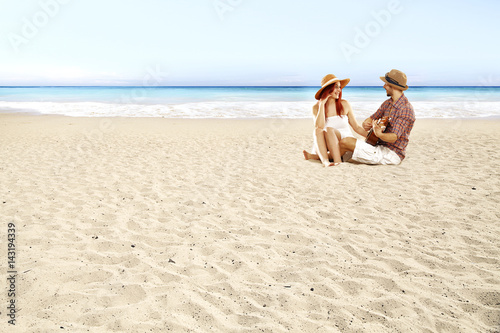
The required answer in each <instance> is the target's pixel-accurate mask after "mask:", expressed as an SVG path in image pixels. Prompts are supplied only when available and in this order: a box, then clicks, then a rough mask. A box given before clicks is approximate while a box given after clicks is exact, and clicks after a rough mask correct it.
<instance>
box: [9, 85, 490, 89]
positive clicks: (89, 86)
mask: <svg viewBox="0 0 500 333" xmlns="http://www.w3.org/2000/svg"><path fill="white" fill-rule="evenodd" d="M354 87H355V88H382V86H381V85H349V86H346V87H344V88H343V89H345V88H354ZM0 88H145V89H155V88H321V86H319V85H318V86H316V85H315V86H309V85H305V86H304V85H298V86H283V85H271V86H269V85H267V86H264V85H262V86H255V85H251V86H236V85H234V86H233V85H231V86H227V85H225V86H223V85H214V86H210V85H201V86H196V85H172V86H135V85H130V86H129V85H118V86H115V85H22V86H20V85H5V86H4V85H0ZM411 88H500V86H494V85H491V86H489V85H479V86H478V85H452V86H446V85H427V86H409V89H411Z"/></svg>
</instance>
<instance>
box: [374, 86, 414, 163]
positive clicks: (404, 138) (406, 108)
mask: <svg viewBox="0 0 500 333" xmlns="http://www.w3.org/2000/svg"><path fill="white" fill-rule="evenodd" d="M391 109H392V110H393V111H392V114H391V120H390V121H389V126H387V128H386V130H385V132H386V133H395V134H396V135H397V136H398V139H397V140H396V142H394V143H388V142H384V141H382V140H379V141H378V144H380V145H384V146H387V148H389V149H391V150H392V151H394V152H395V153H396V154H398V156H399V157H400V158H401V161H402V160H403V159H404V158H405V150H406V146H407V145H408V137H409V136H410V131H411V129H412V128H413V123H414V122H415V113H414V112H413V106H411V104H410V102H408V99H407V98H406V96H405V95H404V94H403V95H402V96H401V97H400V98H399V99H398V100H397V102H396V103H394V104H393V103H392V98H389V99H388V100H387V101H385V102H384V103H382V105H381V106H380V108H379V109H378V110H377V112H375V113H374V114H373V115H371V116H370V118H372V119H379V118H382V117H383V116H388V115H389V114H390V112H391Z"/></svg>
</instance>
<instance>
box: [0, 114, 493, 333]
mask: <svg viewBox="0 0 500 333" xmlns="http://www.w3.org/2000/svg"><path fill="white" fill-rule="evenodd" d="M499 131H500V121H498V120H430V119H429V120H417V122H416V124H415V128H414V130H413V132H412V134H411V137H410V144H409V147H408V149H407V158H406V159H405V160H404V161H403V163H402V164H401V165H399V166H367V165H359V164H354V163H344V164H342V165H341V166H338V167H331V168H323V167H322V166H321V164H320V163H319V162H313V161H305V160H304V159H303V155H302V150H303V149H309V148H310V147H311V144H312V137H311V135H312V121H310V120H281V119H275V120H272V119H263V120H210V119H207V120H189V119H155V118H150V119H143V118H71V117H59V116H32V115H20V114H9V113H3V114H0V156H1V162H0V184H1V187H0V207H1V209H0V221H1V225H2V227H1V230H0V237H1V244H3V245H2V247H3V250H2V253H3V255H2V256H1V260H2V281H4V284H2V286H3V288H2V289H3V290H4V291H3V292H2V294H1V296H0V300H1V304H2V306H1V309H0V312H1V315H0V318H2V319H1V322H0V331H2V332H7V331H9V332H55V331H59V332H87V331H88V332H164V331H172V332H207V331H213V332H259V331H263V332H289V331H290V332H457V333H458V332H490V333H493V332H499V331H500V260H499V258H500V246H499V245H500V241H499V239H500V224H499V222H498V221H499V220H500V206H499V202H500V168H499V165H500V144H499V140H498V139H499V135H498V133H499ZM9 223H13V224H14V225H15V238H16V240H15V244H16V254H15V267H14V269H15V270H16V271H17V276H16V278H15V284H14V286H15V293H16V295H15V297H8V292H7V289H8V288H9V286H8V285H7V283H5V281H6V277H7V278H8V273H7V262H8V258H7V239H8V236H7V234H8V224H9ZM11 299H14V300H15V304H16V310H17V313H16V317H15V318H16V325H15V326H9V325H8V323H7V321H8V320H9V317H8V316H7V315H8V312H9V310H8V309H7V304H8V303H7V302H9V301H10V300H11Z"/></svg>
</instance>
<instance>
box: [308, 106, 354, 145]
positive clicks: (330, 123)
mask: <svg viewBox="0 0 500 333" xmlns="http://www.w3.org/2000/svg"><path fill="white" fill-rule="evenodd" d="M328 127H331V128H334V129H336V130H337V131H339V132H340V138H341V139H343V138H354V135H352V131H351V127H350V126H349V117H347V115H344V116H342V117H341V116H333V117H328V118H326V124H325V128H324V129H323V130H324V131H326V129H327V128H328ZM313 138H314V145H313V147H312V149H311V154H316V146H317V141H316V135H315V134H314V133H313Z"/></svg>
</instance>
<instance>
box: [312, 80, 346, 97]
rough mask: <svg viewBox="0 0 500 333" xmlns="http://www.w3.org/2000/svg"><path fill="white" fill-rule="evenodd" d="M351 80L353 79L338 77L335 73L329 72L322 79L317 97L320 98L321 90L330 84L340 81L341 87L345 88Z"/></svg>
mask: <svg viewBox="0 0 500 333" xmlns="http://www.w3.org/2000/svg"><path fill="white" fill-rule="evenodd" d="M349 81H351V79H343V80H341V79H338V78H337V77H336V76H335V75H333V74H327V75H325V77H323V79H321V89H320V90H318V92H317V93H316V96H315V97H316V99H319V97H320V95H321V92H322V91H323V90H324V89H325V88H326V87H328V86H329V85H331V84H334V83H336V82H340V88H342V89H344V87H345V86H347V84H348V83H349Z"/></svg>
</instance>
